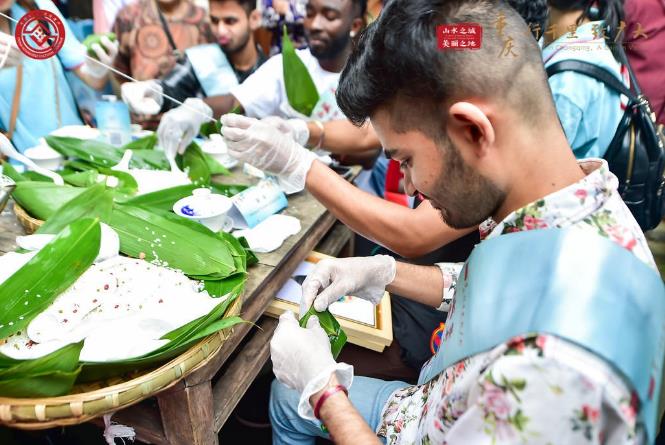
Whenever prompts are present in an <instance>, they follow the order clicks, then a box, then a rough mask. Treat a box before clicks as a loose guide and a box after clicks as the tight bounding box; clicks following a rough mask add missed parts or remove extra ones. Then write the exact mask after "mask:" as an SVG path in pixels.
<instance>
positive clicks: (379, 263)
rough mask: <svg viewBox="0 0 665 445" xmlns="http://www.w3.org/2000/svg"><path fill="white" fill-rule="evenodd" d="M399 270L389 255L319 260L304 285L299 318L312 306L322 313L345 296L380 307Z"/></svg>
mask: <svg viewBox="0 0 665 445" xmlns="http://www.w3.org/2000/svg"><path fill="white" fill-rule="evenodd" d="M396 271H397V266H396V263H395V259H394V258H393V257H391V256H388V255H376V256H372V257H362V258H361V257H359V258H338V259H328V260H323V261H320V262H319V263H317V265H316V267H315V268H314V270H313V271H312V272H311V273H310V274H309V275H307V279H305V281H304V282H303V284H302V300H301V301H300V316H303V315H305V313H306V312H307V311H308V310H309V308H310V307H311V306H312V304H314V309H316V310H317V311H319V312H322V311H324V310H326V309H327V308H328V306H330V305H331V304H333V303H334V302H336V301H337V300H339V299H340V298H342V297H344V296H346V295H352V296H354V297H356V298H362V299H363V300H367V301H370V302H371V303H372V304H374V305H377V304H379V303H380V302H381V298H382V297H383V294H384V293H385V290H386V286H388V285H389V284H390V283H392V282H393V280H395V274H396Z"/></svg>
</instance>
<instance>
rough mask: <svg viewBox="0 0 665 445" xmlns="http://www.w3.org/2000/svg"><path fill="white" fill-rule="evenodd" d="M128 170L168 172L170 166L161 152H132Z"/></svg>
mask: <svg viewBox="0 0 665 445" xmlns="http://www.w3.org/2000/svg"><path fill="white" fill-rule="evenodd" d="M129 167H130V168H137V169H148V170H170V168H171V166H170V164H169V161H168V159H166V156H165V155H164V152H163V151H158V150H133V151H132V160H131V161H130V162H129Z"/></svg>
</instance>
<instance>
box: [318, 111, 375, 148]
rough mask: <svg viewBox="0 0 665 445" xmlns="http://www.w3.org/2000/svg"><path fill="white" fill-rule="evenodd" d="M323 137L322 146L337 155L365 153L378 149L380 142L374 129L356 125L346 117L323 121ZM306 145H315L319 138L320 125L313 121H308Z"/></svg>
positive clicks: (368, 126) (320, 133) (367, 125)
mask: <svg viewBox="0 0 665 445" xmlns="http://www.w3.org/2000/svg"><path fill="white" fill-rule="evenodd" d="M322 125H323V129H324V133H325V135H324V139H323V148H325V149H326V150H328V151H330V152H331V153H335V154H338V155H351V154H361V153H367V152H369V151H370V150H379V149H380V148H381V142H380V141H379V138H378V137H377V135H376V133H375V132H374V129H373V128H372V127H371V126H370V125H369V124H366V125H364V126H362V127H360V128H359V127H356V126H355V125H353V124H352V123H351V122H350V121H348V120H346V119H341V120H333V121H328V122H323V123H322ZM307 127H308V129H309V140H308V142H307V143H308V145H310V146H312V147H313V146H316V145H318V143H319V141H320V140H321V135H322V132H321V127H319V125H317V124H316V123H314V122H308V123H307Z"/></svg>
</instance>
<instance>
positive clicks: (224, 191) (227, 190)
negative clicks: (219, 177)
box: [210, 183, 249, 198]
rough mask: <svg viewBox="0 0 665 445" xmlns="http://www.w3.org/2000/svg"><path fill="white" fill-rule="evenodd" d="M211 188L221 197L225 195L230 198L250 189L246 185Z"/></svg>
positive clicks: (223, 185)
mask: <svg viewBox="0 0 665 445" xmlns="http://www.w3.org/2000/svg"><path fill="white" fill-rule="evenodd" d="M210 188H211V189H212V191H213V192H215V193H219V194H220V195H224V196H226V197H228V198H232V197H234V196H235V195H237V194H238V193H240V192H242V191H244V190H247V189H248V188H249V187H248V186H246V185H236V184H231V185H227V184H215V183H213V184H211V185H210Z"/></svg>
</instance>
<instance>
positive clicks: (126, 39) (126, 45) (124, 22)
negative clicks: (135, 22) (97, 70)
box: [113, 9, 132, 83]
mask: <svg viewBox="0 0 665 445" xmlns="http://www.w3.org/2000/svg"><path fill="white" fill-rule="evenodd" d="M124 12H125V9H122V10H121V11H120V13H119V14H118V15H117V16H116V19H115V23H114V24H113V32H114V33H115V35H116V37H117V39H118V54H117V55H116V56H115V59H114V60H113V67H114V68H115V69H116V70H118V71H120V72H122V73H125V74H127V75H128V76H131V75H132V71H131V65H130V55H131V46H130V35H129V30H130V29H131V28H132V25H131V22H130V21H129V20H128V19H127V14H126V13H124ZM114 75H115V77H116V79H117V80H118V82H120V83H124V82H126V81H127V79H125V78H124V77H122V76H118V75H117V74H114Z"/></svg>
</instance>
